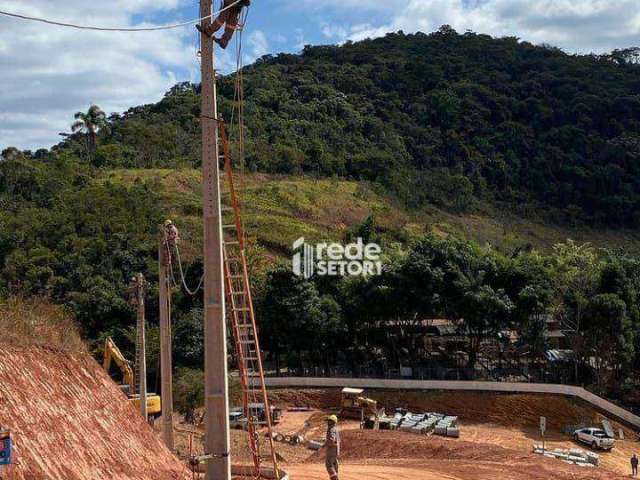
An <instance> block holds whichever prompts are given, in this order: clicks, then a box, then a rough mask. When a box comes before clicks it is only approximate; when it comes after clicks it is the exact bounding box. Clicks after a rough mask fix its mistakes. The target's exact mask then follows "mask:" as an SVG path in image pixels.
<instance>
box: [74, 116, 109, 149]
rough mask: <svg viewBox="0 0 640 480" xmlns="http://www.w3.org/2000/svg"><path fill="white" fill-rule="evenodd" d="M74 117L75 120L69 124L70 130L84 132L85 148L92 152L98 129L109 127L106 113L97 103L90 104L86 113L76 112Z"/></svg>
mask: <svg viewBox="0 0 640 480" xmlns="http://www.w3.org/2000/svg"><path fill="white" fill-rule="evenodd" d="M74 118H75V119H76V121H75V122H74V124H73V125H71V131H72V132H73V133H76V132H82V133H85V134H86V135H87V150H88V151H89V152H90V153H91V152H94V151H95V150H96V138H97V135H98V131H100V130H108V129H109V122H107V115H106V114H105V113H104V112H103V111H102V109H101V108H100V107H98V106H97V105H91V106H90V107H89V110H87V113H82V112H77V113H76V114H75V115H74Z"/></svg>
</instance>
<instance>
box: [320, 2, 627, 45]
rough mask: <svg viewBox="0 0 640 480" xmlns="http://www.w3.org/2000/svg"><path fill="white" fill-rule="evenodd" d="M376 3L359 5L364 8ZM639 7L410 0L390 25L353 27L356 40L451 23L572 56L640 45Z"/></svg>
mask: <svg viewBox="0 0 640 480" xmlns="http://www.w3.org/2000/svg"><path fill="white" fill-rule="evenodd" d="M333 1H334V0H318V2H319V3H321V4H322V3H326V4H332V3H333ZM372 3H376V2H370V1H369V0H362V1H361V2H359V4H360V6H361V7H365V6H367V5H369V4H372ZM639 7H640V1H639V0H614V1H611V0H410V1H408V2H405V5H404V6H403V7H398V6H397V4H396V5H395V7H394V10H393V13H392V14H391V15H390V18H389V20H388V21H386V22H383V23H381V24H379V25H377V26H368V27H367V28H365V27H363V26H362V25H359V26H353V27H352V28H351V33H350V38H351V39H352V40H361V39H363V38H367V37H377V36H382V35H384V34H385V33H387V32H390V31H397V30H403V31H404V32H406V33H409V32H415V31H423V32H431V31H434V30H436V29H437V28H438V27H439V26H440V25H443V24H449V25H451V26H453V27H454V28H455V29H456V30H458V31H459V32H464V31H465V30H467V29H469V30H473V31H476V32H479V33H488V34H491V35H496V36H505V35H510V36H517V37H520V38H522V39H523V40H527V41H530V42H533V43H548V44H552V45H556V46H559V47H561V48H563V49H565V50H566V51H568V52H570V53H577V52H579V53H589V52H606V51H611V50H613V49H615V48H621V47H627V46H632V45H638V44H640V9H639Z"/></svg>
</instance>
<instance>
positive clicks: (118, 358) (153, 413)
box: [102, 337, 162, 419]
mask: <svg viewBox="0 0 640 480" xmlns="http://www.w3.org/2000/svg"><path fill="white" fill-rule="evenodd" d="M112 360H113V361H114V362H115V363H116V365H117V366H118V368H120V371H121V372H122V376H123V382H124V383H123V384H122V385H121V388H122V389H123V390H124V392H125V393H126V394H127V396H128V397H129V401H130V402H132V403H133V404H134V405H135V407H136V408H137V409H138V410H140V395H139V394H137V393H136V392H135V385H136V383H135V375H134V373H133V369H132V368H131V363H130V362H129V360H127V359H126V358H125V357H124V355H123V354H122V352H121V351H120V349H119V348H118V346H117V345H116V344H115V342H114V341H113V339H112V338H111V337H107V339H106V340H105V342H104V361H103V362H102V367H103V368H104V369H105V370H106V372H107V373H109V369H110V368H111V361H112ZM161 413H162V406H161V404H160V396H159V395H156V394H155V393H147V414H148V415H149V418H152V419H155V418H157V417H159V416H160V415H161Z"/></svg>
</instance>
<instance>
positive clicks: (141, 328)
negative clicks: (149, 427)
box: [136, 273, 148, 422]
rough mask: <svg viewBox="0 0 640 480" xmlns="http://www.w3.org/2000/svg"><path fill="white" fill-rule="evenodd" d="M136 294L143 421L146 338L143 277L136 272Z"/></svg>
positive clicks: (145, 401) (145, 383) (145, 381)
mask: <svg viewBox="0 0 640 480" xmlns="http://www.w3.org/2000/svg"><path fill="white" fill-rule="evenodd" d="M136 280H137V282H136V283H137V287H138V289H137V294H138V372H139V373H138V375H139V384H140V390H139V392H138V393H139V395H140V413H141V414H142V418H144V420H145V422H146V421H147V419H148V415H147V353H146V343H147V342H146V339H145V315H144V314H145V311H144V310H145V304H144V293H145V285H146V283H145V279H144V275H142V274H141V273H139V274H138V276H137V278H136Z"/></svg>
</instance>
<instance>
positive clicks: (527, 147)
mask: <svg viewBox="0 0 640 480" xmlns="http://www.w3.org/2000/svg"><path fill="white" fill-rule="evenodd" d="M628 55H630V51H616V52H614V53H613V54H611V55H605V56H600V57H595V56H572V55H567V54H565V53H563V52H562V51H560V50H558V49H555V48H552V47H547V46H534V45H531V44H528V43H526V42H519V41H518V40H517V39H515V38H502V39H493V38H491V37H489V36H486V35H478V34H473V33H466V34H462V35H460V34H457V33H455V32H453V31H452V30H451V29H449V28H446V27H443V28H441V29H440V31H438V32H436V33H433V34H430V35H425V34H416V35H404V34H402V33H397V34H390V35H388V36H386V37H385V38H380V39H376V40H367V41H363V42H359V43H347V44H345V45H344V46H340V47H337V46H323V47H306V48H305V49H304V51H303V52H302V53H301V54H299V55H291V54H281V55H278V56H274V57H271V56H267V57H264V58H262V59H260V60H258V61H257V62H256V63H255V64H254V65H251V66H249V67H246V68H245V72H244V84H245V90H246V93H245V95H246V110H245V115H246V121H247V127H248V134H247V139H248V142H247V155H246V158H245V159H244V167H245V168H246V170H247V171H250V172H258V173H265V174H286V175H288V176H289V178H290V177H291V176H294V177H295V176H301V175H304V176H306V177H307V178H318V177H327V178H337V179H349V180H355V181H358V182H363V183H365V182H366V184H367V185H371V186H372V188H373V189H374V190H376V191H377V192H382V193H383V194H384V195H387V196H388V197H389V198H393V201H396V202H398V204H401V205H403V207H404V208H406V209H408V211H411V210H416V211H418V210H420V209H421V208H423V207H425V206H427V205H436V206H437V207H439V208H442V209H443V210H446V211H450V212H474V211H480V210H483V209H486V211H491V209H495V210H498V209H509V210H510V211H512V212H514V214H516V215H520V216H522V217H531V218H537V219H542V220H545V221H548V222H555V223H557V224H570V225H590V226H592V227H596V228H598V227H603V228H604V227H607V228H623V227H624V228H637V227H638V226H639V224H640V171H639V168H640V164H639V163H638V162H640V68H639V67H638V66H637V65H635V64H633V62H631V61H628V60H627V59H628V58H630V57H629V56H628ZM233 83H234V78H233V77H232V76H228V77H223V78H222V79H221V86H220V92H221V95H222V99H221V111H222V112H223V115H225V117H226V118H229V117H230V116H231V101H230V99H231V98H232V96H233ZM199 108H200V107H199V86H197V85H191V84H179V85H176V86H175V87H174V88H172V89H171V90H170V91H169V92H167V94H166V95H165V97H164V98H163V99H162V100H161V101H159V102H158V103H157V104H153V105H145V106H140V107H135V108H132V109H130V110H129V111H127V112H125V113H123V114H113V115H110V116H107V115H105V114H104V113H103V112H101V111H100V110H99V109H98V108H93V107H92V109H90V110H89V111H88V112H86V113H83V114H78V115H77V116H76V123H74V124H73V129H72V133H70V134H69V135H68V136H67V137H66V139H65V140H64V141H63V142H61V143H59V144H58V145H56V146H54V147H53V148H51V149H42V150H38V151H36V152H28V151H26V152H23V151H18V150H16V149H15V148H12V147H10V146H8V145H5V146H2V148H3V150H2V160H0V210H1V212H2V214H1V215H0V298H2V297H10V296H16V295H17V296H20V295H23V296H31V295H38V296H47V297H49V298H51V299H52V300H53V301H55V302H57V303H60V304H64V305H66V306H67V307H68V308H69V309H70V310H71V311H72V312H73V313H74V315H75V316H76V318H77V319H78V320H79V322H80V323H81V325H82V328H83V332H84V334H85V336H86V337H87V338H88V339H89V340H90V341H97V340H99V339H100V338H103V337H104V336H105V335H114V336H115V337H116V338H117V339H118V341H119V342H120V343H121V344H122V345H123V346H124V347H125V350H126V349H130V348H131V347H132V342H131V328H132V325H133V311H132V309H131V307H130V306H129V304H128V302H127V295H126V292H127V284H128V281H129V279H130V278H131V276H132V275H133V274H134V273H136V272H139V271H141V272H143V273H145V275H146V276H147V277H148V278H149V280H150V281H151V285H152V287H151V290H150V291H149V294H148V312H149V314H148V317H149V320H150V323H151V329H150V335H151V336H152V337H153V336H154V335H157V330H156V329H155V327H154V325H156V324H157V317H156V315H157V296H156V288H157V287H156V286H155V285H156V284H155V283H154V282H157V266H156V253H157V244H156V242H157V236H158V225H159V224H160V223H161V222H162V220H163V219H164V217H165V215H166V203H163V201H162V200H163V199H162V198H161V197H162V192H161V191H160V187H159V185H158V184H157V183H154V182H152V181H144V180H136V181H133V182H130V183H124V182H119V181H113V180H112V179H110V177H109V176H108V175H105V172H108V171H112V170H113V169H120V170H122V169H131V170H132V171H133V170H134V169H136V170H139V169H158V168H169V169H180V168H192V167H199V151H200V147H199V145H200V143H199V142H200V137H199V136H200V128H199V114H200V110H199ZM191 213H192V214H195V215H198V214H199V213H200V212H199V211H198V209H197V207H193V211H192V212H191ZM377 215H378V216H377V217H376V216H375V215H371V216H368V217H366V218H364V219H362V221H359V222H355V223H354V224H351V225H346V227H347V228H345V229H344V231H343V232H342V236H343V237H344V238H343V239H349V238H355V237H357V236H361V237H363V238H365V239H366V240H369V241H377V242H378V243H380V244H381V245H382V246H383V249H384V252H385V268H384V272H383V275H381V276H379V277H374V278H370V279H361V278H358V279H353V278H345V279H332V280H327V279H322V278H321V279H314V280H303V279H300V278H298V277H296V276H294V275H293V274H292V273H291V271H290V265H287V264H286V262H284V263H282V262H278V261H276V259H275V256H274V255H271V254H270V255H269V261H267V262H264V261H256V262H255V265H258V267H257V268H256V271H255V272H254V288H255V291H256V304H257V308H258V314H259V320H260V323H261V325H262V334H263V337H264V345H265V347H266V348H267V349H268V350H269V352H270V357H269V359H270V360H272V361H273V362H274V363H281V364H283V365H290V366H303V365H324V364H330V363H340V364H344V365H356V364H358V365H371V366H381V365H386V366H389V365H399V364H407V363H408V362H409V363H412V364H414V365H420V364H422V363H424V362H427V360H428V352H425V351H423V350H420V349H419V348H418V347H411V348H408V349H404V350H402V349H400V350H399V349H397V347H396V346H395V345H394V343H393V342H392V341H391V340H390V339H389V337H388V336H384V335H379V333H376V332H377V331H378V330H379V326H380V325H381V324H384V322H386V321H390V320H394V321H411V320H412V319H413V320H415V319H420V318H434V317H440V318H449V319H454V320H458V319H464V325H463V326H462V327H461V328H464V329H465V331H466V332H468V333H469V334H470V335H471V337H472V338H473V339H474V342H472V345H473V346H474V347H473V348H472V349H471V351H470V352H469V358H468V359H467V361H468V363H469V364H472V363H473V362H474V360H475V356H476V355H477V353H478V351H477V348H476V347H479V345H480V344H481V343H482V341H483V340H485V339H492V338H496V335H498V334H499V333H500V332H501V331H504V330H505V329H509V330H515V331H517V332H518V334H519V339H520V340H519V342H521V344H522V345H527V346H529V347H530V348H529V349H528V355H529V356H530V357H531V359H532V360H535V359H539V358H541V356H542V355H543V354H544V350H545V348H546V345H545V340H544V336H543V331H544V325H543V324H541V323H540V318H542V317H543V316H544V315H553V316H554V317H557V318H558V319H559V320H560V321H562V322H564V324H565V325H570V326H571V328H573V330H574V334H573V335H571V337H572V342H573V347H574V349H575V350H576V352H577V363H580V364H581V365H582V366H584V365H585V364H586V363H593V362H592V360H593V361H595V363H594V364H593V365H592V367H591V368H590V369H589V371H588V372H587V371H584V369H581V370H580V371H579V372H578V374H579V378H578V379H577V380H576V381H579V382H585V383H592V384H593V385H594V387H595V388H597V389H598V390H600V391H605V392H607V391H615V393H616V394H623V393H625V392H630V391H632V390H633V388H636V387H637V385H636V383H634V382H637V378H638V377H637V371H638V368H639V367H640V283H639V282H640V259H639V258H637V257H633V256H631V255H629V254H628V253H625V252H621V251H617V250H615V249H607V250H600V249H597V248H594V247H590V246H583V245H579V244H576V243H572V242H565V243H562V244H560V245H558V246H556V247H555V248H554V249H553V250H552V251H550V252H546V253H539V252H537V251H536V250H534V249H531V248H529V247H527V246H523V247H522V248H518V249H514V250H512V251H497V250H495V249H493V248H491V246H486V245H479V244H476V243H474V242H473V241H471V240H469V239H460V238H456V237H455V236H446V235H431V234H426V235H424V234H419V235H407V234H406V232H404V231H394V230H393V229H390V227H389V226H388V225H387V224H385V222H384V219H382V218H380V214H377ZM302 221H304V218H302ZM297 236H299V235H296V237H297ZM296 237H292V238H291V239H288V240H287V241H288V242H290V241H293V240H295V238H296ZM332 240H341V239H340V238H333V239H332ZM260 247H261V246H260V245H258V248H257V249H256V251H255V252H253V255H254V257H258V256H261V257H265V254H264V250H261V249H260ZM267 247H269V245H267ZM278 253H279V254H288V253H290V252H283V251H280V252H278ZM189 260H190V261H189V265H188V266H187V276H188V277H189V278H188V279H189V280H190V282H191V283H192V284H193V283H196V282H197V280H198V278H199V276H200V273H201V270H202V265H201V259H200V258H198V256H197V255H194V256H193V258H190V259H189ZM175 310H176V312H175V314H176V315H175V328H174V335H175V337H176V338H175V342H174V345H175V349H176V363H177V365H178V366H179V367H185V368H198V367H199V366H200V365H201V363H202V334H201V313H202V311H201V301H200V300H199V299H197V298H191V297H190V296H188V295H186V294H185V293H184V292H181V291H178V290H177V291H176V293H175ZM311 342H312V343H311ZM329 350H331V352H332V356H331V359H329V358H328V357H327V355H326V354H327V352H328V351H329ZM151 358H153V356H152V357H151ZM594 359H595V360H594ZM634 372H635V374H634ZM151 374H152V375H153V367H152V368H151Z"/></svg>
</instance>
